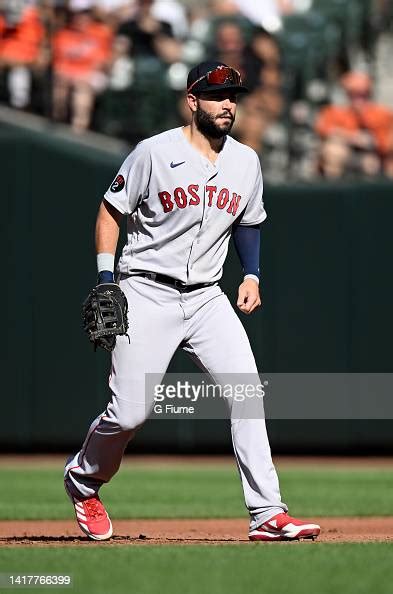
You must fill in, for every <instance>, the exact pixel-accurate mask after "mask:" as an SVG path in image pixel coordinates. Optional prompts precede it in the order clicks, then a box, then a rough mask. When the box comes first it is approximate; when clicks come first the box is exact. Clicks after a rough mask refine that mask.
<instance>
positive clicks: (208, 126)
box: [195, 104, 235, 139]
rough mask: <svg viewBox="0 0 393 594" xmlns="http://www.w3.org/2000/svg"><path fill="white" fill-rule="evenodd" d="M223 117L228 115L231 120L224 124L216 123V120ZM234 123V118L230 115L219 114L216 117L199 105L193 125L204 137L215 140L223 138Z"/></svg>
mask: <svg viewBox="0 0 393 594" xmlns="http://www.w3.org/2000/svg"><path fill="white" fill-rule="evenodd" d="M223 115H229V116H230V117H231V119H228V120H226V122H225V123H222V124H221V125H220V124H218V123H217V119H218V118H219V117H222V116H223ZM234 121H235V118H234V117H233V116H232V115H231V114H228V112H226V113H225V114H224V113H220V114H219V115H218V116H214V115H212V114H211V113H208V112H207V111H205V110H204V109H202V108H201V107H200V105H199V104H197V110H196V112H195V124H196V127H197V128H198V130H199V132H201V133H202V134H203V135H204V136H208V137H209V138H216V139H220V138H223V137H224V136H225V135H226V134H228V133H229V132H230V131H231V129H232V126H233V122H234Z"/></svg>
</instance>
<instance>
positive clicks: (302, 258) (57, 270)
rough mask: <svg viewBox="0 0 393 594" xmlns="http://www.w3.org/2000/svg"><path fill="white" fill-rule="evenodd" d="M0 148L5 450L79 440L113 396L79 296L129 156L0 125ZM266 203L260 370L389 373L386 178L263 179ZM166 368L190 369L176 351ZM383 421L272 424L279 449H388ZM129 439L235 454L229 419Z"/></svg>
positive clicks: (392, 286)
mask: <svg viewBox="0 0 393 594" xmlns="http://www.w3.org/2000/svg"><path fill="white" fill-rule="evenodd" d="M0 156H1V162H2V166H3V192H2V205H3V216H2V217H1V227H2V229H1V239H2V243H3V248H2V253H3V254H6V262H5V263H4V264H3V270H2V275H3V283H2V289H3V297H6V301H5V304H4V300H3V305H6V307H5V310H4V313H5V315H4V318H3V323H4V324H5V326H6V328H5V333H4V334H3V341H2V356H1V361H2V377H3V378H4V381H3V390H2V391H3V398H2V411H3V423H2V430H1V436H0V446H1V447H2V448H3V450H5V449H8V450H37V449H57V450H59V449H68V448H73V447H75V446H77V445H79V444H80V442H81V439H82V437H83V436H84V434H85V432H86V430H87V426H88V424H89V422H90V421H91V420H92V419H93V418H94V416H95V415H96V414H98V413H99V412H101V410H102V409H103V407H104V405H105V403H106V401H107V398H108V391H107V385H106V384H107V382H106V378H107V374H108V365H109V360H108V357H107V356H106V355H105V354H104V353H96V354H94V353H93V352H92V349H91V348H90V345H89V344H88V341H87V340H86V337H85V336H84V334H83V331H82V329H81V302H82V301H83V299H84V298H85V296H86V295H87V293H88V292H89V290H90V289H91V287H92V286H93V285H94V283H95V253H94V242H93V236H94V224H95V215H96V211H97V209H98V205H99V203H100V201H101V198H102V195H103V192H104V190H105V189H106V188H107V187H108V185H109V184H110V182H111V181H112V179H113V177H114V175H115V173H116V171H117V168H118V166H119V164H120V163H121V161H122V159H123V157H124V154H119V152H116V153H114V152H112V151H105V150H103V149H100V150H99V149H94V148H93V147H91V146H86V145H84V144H81V143H79V142H77V141H72V140H64V139H62V138H61V137H58V136H56V135H53V134H51V133H50V132H43V131H34V130H24V129H23V128H20V127H14V126H12V125H7V124H5V123H2V124H1V125H0ZM265 204H266V209H267V212H268V220H267V221H266V223H265V224H264V225H263V231H262V248H261V251H262V258H261V263H262V278H263V282H262V294H263V308H262V309H261V310H260V311H258V312H257V313H255V314H254V315H252V316H250V317H246V316H243V315H242V314H240V316H241V319H242V322H243V323H244V325H245V327H246V329H247V332H248V335H249V337H250V340H251V343H252V346H253V349H254V353H255V356H256V359H257V362H258V368H259V369H260V370H264V371H266V372H271V373H272V372H276V373H277V372H295V373H297V372H314V373H317V372H321V373H322V372H325V373H333V372H349V373H354V372H363V373H364V372H368V373H391V372H392V369H393V363H392V349H391V337H392V336H393V316H392V303H393V275H392V273H391V261H392V255H393V254H392V235H391V224H392V223H391V222H392V220H393V198H392V184H391V183H387V182H383V181H378V182H375V181H373V182H356V183H355V182H354V183H340V184H334V185H333V184H330V183H324V184H320V185H312V186H310V185H304V186H301V185H296V186H293V187H292V186H285V187H267V188H266V191H265ZM240 278H241V276H240V267H239V263H238V260H237V256H236V254H235V252H234V249H233V246H232V245H231V248H230V252H229V255H228V259H227V262H226V266H225V272H224V277H223V280H222V283H221V285H222V288H223V289H224V290H225V291H226V292H227V294H228V296H229V298H230V299H231V301H232V303H235V300H236V293H237V287H238V284H239V281H240ZM234 347H235V348H236V345H234ZM170 370H171V371H190V370H194V371H197V369H196V368H195V367H194V366H193V364H192V363H191V362H189V361H188V359H187V358H186V356H185V355H184V354H183V353H179V354H177V355H176V356H175V357H174V359H173V361H172V363H171V367H170ZM316 397H317V396H316ZM391 426H392V424H391V421H390V420H389V419H385V420H378V421H376V420H374V421H366V420H364V421H354V420H342V421H337V420H336V421H332V420H330V421H309V420H308V421H305V420H296V421H290V420H286V421H284V420H275V421H270V422H269V429H270V437H271V443H272V448H273V451H275V452H288V453H291V452H293V453H295V452H310V453H315V452H337V451H343V452H344V451H345V452H355V453H364V452H378V453H383V452H386V453H389V452H390V453H391V452H392V451H393V432H392V430H391ZM133 447H134V448H135V449H136V450H143V451H147V450H150V451H151V450H154V451H200V452H202V451H212V452H213V451H215V452H218V451H227V450H228V451H229V449H230V435H229V428H228V424H227V422H225V421H212V420H211V421H191V420H186V421H184V420H183V421H180V420H179V421H167V422H163V421H152V422H150V423H147V424H146V426H145V427H144V428H143V429H142V430H141V432H140V435H139V436H138V438H137V440H136V441H135V446H133Z"/></svg>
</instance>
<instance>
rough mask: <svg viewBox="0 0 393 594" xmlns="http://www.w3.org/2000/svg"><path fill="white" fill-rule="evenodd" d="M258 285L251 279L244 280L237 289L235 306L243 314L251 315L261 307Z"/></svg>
mask: <svg viewBox="0 0 393 594" xmlns="http://www.w3.org/2000/svg"><path fill="white" fill-rule="evenodd" d="M261 303H262V302H261V296H260V294H259V284H258V283H257V282H256V281H255V280H254V279H252V278H246V280H245V281H243V282H242V284H241V285H240V287H239V294H238V298H237V306H238V308H239V309H240V311H242V312H243V313H245V314H250V313H252V312H253V311H254V310H255V309H257V308H258V307H260V305H261Z"/></svg>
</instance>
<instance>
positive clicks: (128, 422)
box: [117, 409, 146, 431]
mask: <svg viewBox="0 0 393 594" xmlns="http://www.w3.org/2000/svg"><path fill="white" fill-rule="evenodd" d="M145 420H146V413H145V411H144V409H143V410H138V409H137V410H133V411H130V412H129V413H128V414H126V415H122V416H121V417H120V418H119V419H118V420H117V422H118V425H119V429H120V430H121V431H136V430H138V429H139V427H141V426H142V425H143V423H144V422H145Z"/></svg>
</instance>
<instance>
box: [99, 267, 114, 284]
mask: <svg viewBox="0 0 393 594" xmlns="http://www.w3.org/2000/svg"><path fill="white" fill-rule="evenodd" d="M114 282H115V279H114V276H113V272H110V270H101V272H99V273H98V279H97V285H102V284H104V283H114Z"/></svg>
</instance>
